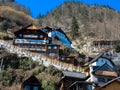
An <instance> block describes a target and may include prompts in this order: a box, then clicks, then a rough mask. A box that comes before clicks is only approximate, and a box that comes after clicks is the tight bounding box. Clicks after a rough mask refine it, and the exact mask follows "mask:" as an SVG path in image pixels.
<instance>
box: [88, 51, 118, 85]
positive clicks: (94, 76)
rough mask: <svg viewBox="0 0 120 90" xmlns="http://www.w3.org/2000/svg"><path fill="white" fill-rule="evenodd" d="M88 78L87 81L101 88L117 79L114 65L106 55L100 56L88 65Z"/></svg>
mask: <svg viewBox="0 0 120 90" xmlns="http://www.w3.org/2000/svg"><path fill="white" fill-rule="evenodd" d="M89 73H90V78H88V80H87V81H89V82H94V83H97V85H98V86H102V85H103V84H105V83H107V82H108V81H110V80H112V79H114V78H116V77H118V73H117V72H116V70H115V68H114V63H113V62H112V61H111V59H110V58H109V57H107V55H106V54H104V53H103V54H100V55H98V56H97V57H96V58H95V59H93V60H92V61H91V62H90V63H89Z"/></svg>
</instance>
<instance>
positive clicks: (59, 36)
mask: <svg viewBox="0 0 120 90" xmlns="http://www.w3.org/2000/svg"><path fill="white" fill-rule="evenodd" d="M43 31H44V32H46V33H47V34H48V36H49V37H51V39H52V40H51V43H52V44H59V45H65V46H67V47H71V45H72V42H71V41H70V39H69V38H68V37H67V35H66V34H65V33H64V32H63V30H62V29H61V28H58V29H53V28H50V27H45V28H43Z"/></svg>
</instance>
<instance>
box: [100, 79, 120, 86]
mask: <svg viewBox="0 0 120 90" xmlns="http://www.w3.org/2000/svg"><path fill="white" fill-rule="evenodd" d="M114 81H118V82H120V77H117V78H114V79H112V80H110V81H109V82H107V83H105V84H104V85H102V86H101V87H100V88H103V87H105V86H107V85H109V84H111V83H112V82H114Z"/></svg>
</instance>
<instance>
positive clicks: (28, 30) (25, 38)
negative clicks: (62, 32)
mask: <svg viewBox="0 0 120 90" xmlns="http://www.w3.org/2000/svg"><path fill="white" fill-rule="evenodd" d="M14 36H15V37H14V40H13V44H14V45H15V46H19V47H21V48H24V49H25V50H29V51H32V52H38V53H41V54H43V55H45V56H47V57H49V58H54V59H55V58H56V59H57V58H58V57H59V47H60V46H59V45H58V44H52V43H51V37H48V34H47V33H46V32H44V31H43V30H41V29H38V28H37V27H36V26H34V25H33V24H31V25H28V26H26V27H24V28H22V29H20V30H17V31H15V32H14Z"/></svg>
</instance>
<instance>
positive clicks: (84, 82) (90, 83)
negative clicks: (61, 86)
mask: <svg viewBox="0 0 120 90" xmlns="http://www.w3.org/2000/svg"><path fill="white" fill-rule="evenodd" d="M77 83H79V84H81V83H83V84H89V85H92V84H93V82H86V81H76V82H74V83H73V84H71V85H70V86H69V87H68V89H69V88H71V87H72V86H74V85H75V84H77Z"/></svg>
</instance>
